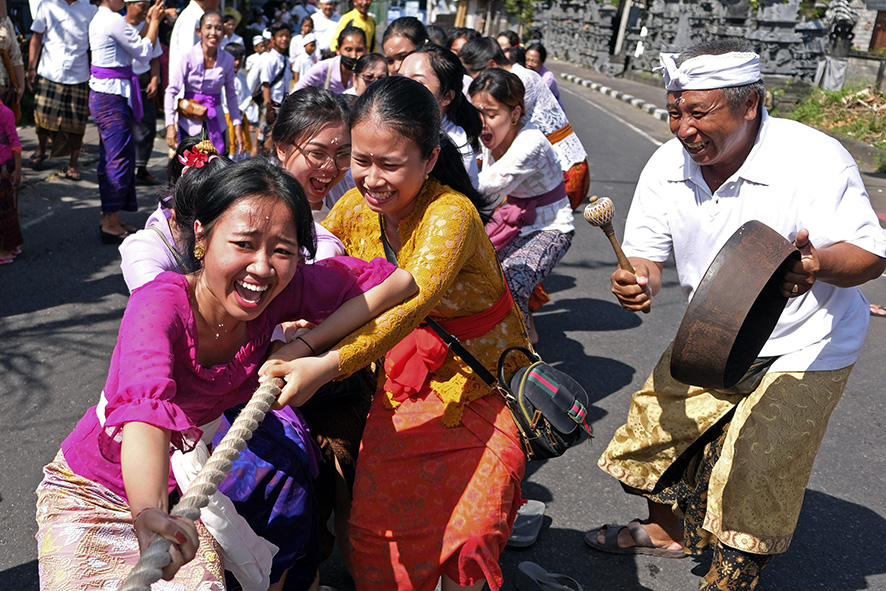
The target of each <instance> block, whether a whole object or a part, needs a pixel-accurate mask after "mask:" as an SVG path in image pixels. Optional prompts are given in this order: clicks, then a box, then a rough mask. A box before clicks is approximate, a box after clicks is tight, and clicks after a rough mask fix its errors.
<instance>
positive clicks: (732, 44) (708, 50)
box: [676, 37, 766, 112]
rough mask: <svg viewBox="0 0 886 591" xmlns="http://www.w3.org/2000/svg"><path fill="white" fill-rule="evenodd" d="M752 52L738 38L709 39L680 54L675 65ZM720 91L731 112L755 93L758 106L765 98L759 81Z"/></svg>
mask: <svg viewBox="0 0 886 591" xmlns="http://www.w3.org/2000/svg"><path fill="white" fill-rule="evenodd" d="M752 51H754V48H753V46H752V45H751V44H750V43H749V42H748V41H746V40H744V39H740V38H738V37H734V38H731V39H709V40H707V41H701V42H700V43H696V44H695V45H693V46H692V47H690V48H689V49H687V50H686V51H683V52H682V53H680V55H679V56H677V59H676V64H677V66H678V67H679V66H681V65H683V62H685V61H686V60H688V59H692V58H694V57H698V56H700V55H723V54H724V53H731V52H742V53H743V52H752ZM721 90H722V91H723V96H725V97H726V102H727V103H729V108H730V109H731V110H732V112H736V111H738V110H739V109H740V108H741V106H742V105H743V104H744V103H745V101H746V100H747V99H748V97H749V96H751V95H752V94H753V93H755V92H756V93H757V99H758V101H759V103H758V104H759V105H762V104H763V99H764V98H765V97H764V94H765V92H766V86H765V85H764V84H763V80H762V79H761V80H758V81H757V82H753V83H751V84H745V85H743V86H728V87H726V88H723V89H721Z"/></svg>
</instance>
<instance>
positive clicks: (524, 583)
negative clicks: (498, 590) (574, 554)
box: [517, 562, 584, 591]
mask: <svg viewBox="0 0 886 591" xmlns="http://www.w3.org/2000/svg"><path fill="white" fill-rule="evenodd" d="M517 589H518V590H519V591H584V588H583V587H582V586H581V584H579V582H578V581H576V580H575V579H573V578H572V577H569V576H566V575H561V574H559V573H549V572H548V571H546V570H545V569H544V568H542V567H540V566H539V565H537V564H535V563H534V562H521V563H520V564H518V565H517Z"/></svg>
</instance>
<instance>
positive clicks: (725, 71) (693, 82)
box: [656, 51, 761, 92]
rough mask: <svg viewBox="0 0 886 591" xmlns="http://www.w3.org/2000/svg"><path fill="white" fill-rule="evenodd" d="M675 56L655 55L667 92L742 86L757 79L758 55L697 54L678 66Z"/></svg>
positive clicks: (667, 54)
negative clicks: (662, 71)
mask: <svg viewBox="0 0 886 591" xmlns="http://www.w3.org/2000/svg"><path fill="white" fill-rule="evenodd" d="M679 55H680V54H678V53H662V54H661V55H660V56H659V59H660V60H661V68H662V69H663V70H664V79H665V88H666V89H667V90H668V91H669V92H670V91H681V90H711V89H712V88H727V87H730V86H744V85H745V84H753V83H754V82H759V81H760V78H761V76H760V56H759V55H757V54H756V53H752V52H737V51H733V52H730V53H724V54H721V55H699V56H696V57H693V58H689V59H688V60H686V61H685V62H683V63H682V64H681V65H680V66H679V67H678V66H677V61H676V60H677V56H679ZM656 69H658V68H656Z"/></svg>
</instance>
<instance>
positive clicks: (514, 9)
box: [505, 0, 535, 27]
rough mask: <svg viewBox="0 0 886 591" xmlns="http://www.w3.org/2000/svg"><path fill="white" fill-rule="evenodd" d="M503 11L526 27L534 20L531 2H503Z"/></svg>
mask: <svg viewBox="0 0 886 591" xmlns="http://www.w3.org/2000/svg"><path fill="white" fill-rule="evenodd" d="M505 11H506V12H507V13H508V14H510V15H511V16H516V17H517V19H518V20H519V21H520V24H521V25H523V26H524V27H528V26H529V25H530V24H531V23H532V20H533V19H534V18H535V3H534V2H533V1H532V0H505Z"/></svg>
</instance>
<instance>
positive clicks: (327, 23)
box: [311, 0, 341, 51]
mask: <svg viewBox="0 0 886 591" xmlns="http://www.w3.org/2000/svg"><path fill="white" fill-rule="evenodd" d="M317 6H318V7H319V8H320V9H319V10H318V11H317V12H315V13H314V14H312V15H311V20H313V21H314V37H315V38H316V39H317V49H318V50H320V51H329V42H330V41H332V34H333V33H334V32H335V27H336V26H337V25H338V21H340V20H341V15H340V14H339V13H338V12H336V10H335V0H320V1H319V2H318V3H317Z"/></svg>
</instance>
